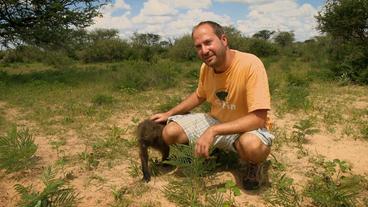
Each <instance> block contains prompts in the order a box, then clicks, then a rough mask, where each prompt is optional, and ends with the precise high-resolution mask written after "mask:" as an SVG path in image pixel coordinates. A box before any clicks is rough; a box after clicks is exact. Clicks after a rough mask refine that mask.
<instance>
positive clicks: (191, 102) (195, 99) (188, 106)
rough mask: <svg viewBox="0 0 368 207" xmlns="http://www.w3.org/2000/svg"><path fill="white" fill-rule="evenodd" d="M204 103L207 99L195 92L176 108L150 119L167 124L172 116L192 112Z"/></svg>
mask: <svg viewBox="0 0 368 207" xmlns="http://www.w3.org/2000/svg"><path fill="white" fill-rule="evenodd" d="M204 101H205V98H201V97H199V96H198V95H197V93H196V92H194V93H192V94H191V95H190V96H188V97H187V98H186V99H185V100H184V101H182V102H181V103H180V104H178V105H177V106H175V107H174V108H172V109H170V110H169V111H167V112H164V113H159V114H155V115H153V116H152V117H151V118H150V119H151V120H153V121H155V122H165V121H166V120H167V119H168V118H169V117H170V116H173V115H176V114H183V113H186V112H189V111H190V110H192V109H194V108H195V107H197V106H199V105H200V104H202V103H203V102H204Z"/></svg>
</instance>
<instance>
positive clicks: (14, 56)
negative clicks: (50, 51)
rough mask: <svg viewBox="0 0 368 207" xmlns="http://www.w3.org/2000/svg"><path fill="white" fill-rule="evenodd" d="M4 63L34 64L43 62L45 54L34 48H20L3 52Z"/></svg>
mask: <svg viewBox="0 0 368 207" xmlns="http://www.w3.org/2000/svg"><path fill="white" fill-rule="evenodd" d="M3 53H4V54H3V58H2V62H3V63H32V62H41V61H42V60H43V58H44V55H45V52H44V51H42V50H40V49H38V48H37V47H33V46H19V47H17V48H15V49H8V50H6V51H4V52H3Z"/></svg>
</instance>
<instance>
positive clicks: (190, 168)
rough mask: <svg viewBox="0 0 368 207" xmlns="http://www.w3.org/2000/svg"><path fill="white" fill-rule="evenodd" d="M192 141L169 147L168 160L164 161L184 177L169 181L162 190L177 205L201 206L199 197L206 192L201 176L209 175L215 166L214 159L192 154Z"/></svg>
mask: <svg viewBox="0 0 368 207" xmlns="http://www.w3.org/2000/svg"><path fill="white" fill-rule="evenodd" d="M194 146H195V145H194V143H191V144H189V145H180V144H179V145H174V146H171V147H170V155H169V160H168V161H165V163H167V164H170V165H173V166H176V167H177V168H178V169H180V170H181V172H182V173H183V174H184V176H185V177H184V178H183V179H181V180H179V181H177V180H174V181H170V183H169V184H168V185H167V186H165V188H164V190H163V192H164V194H165V197H167V198H168V199H169V200H170V201H172V202H175V203H177V204H178V205H179V206H202V205H203V204H202V203H201V201H200V198H201V196H202V195H204V193H205V192H206V189H205V182H204V180H203V178H202V177H203V176H208V175H210V172H211V171H213V170H214V168H215V167H216V162H215V160H214V159H209V160H206V159H205V158H203V157H196V156H194V153H193V152H194Z"/></svg>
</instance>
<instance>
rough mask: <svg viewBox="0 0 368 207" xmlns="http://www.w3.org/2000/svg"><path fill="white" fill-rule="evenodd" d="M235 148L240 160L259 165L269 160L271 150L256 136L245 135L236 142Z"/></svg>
mask: <svg viewBox="0 0 368 207" xmlns="http://www.w3.org/2000/svg"><path fill="white" fill-rule="evenodd" d="M235 148H236V150H237V151H238V154H239V157H240V159H242V160H244V161H246V162H249V163H254V164H258V163H261V162H263V161H265V160H266V159H267V156H268V155H269V154H270V151H271V148H270V147H269V146H267V145H265V144H264V143H263V142H262V141H261V140H260V139H259V138H258V137H257V136H256V135H254V134H250V133H244V134H243V135H241V136H240V137H239V139H237V140H236V141H235Z"/></svg>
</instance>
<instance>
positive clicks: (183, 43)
mask: <svg viewBox="0 0 368 207" xmlns="http://www.w3.org/2000/svg"><path fill="white" fill-rule="evenodd" d="M168 53H169V57H171V58H173V59H175V60H179V61H186V60H187V61H188V60H189V61H192V60H195V59H196V58H197V54H196V51H195V48H194V44H193V40H192V37H191V36H190V35H184V36H183V37H181V38H178V39H176V40H175V43H174V45H173V46H172V47H171V48H170V49H169V51H168Z"/></svg>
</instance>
